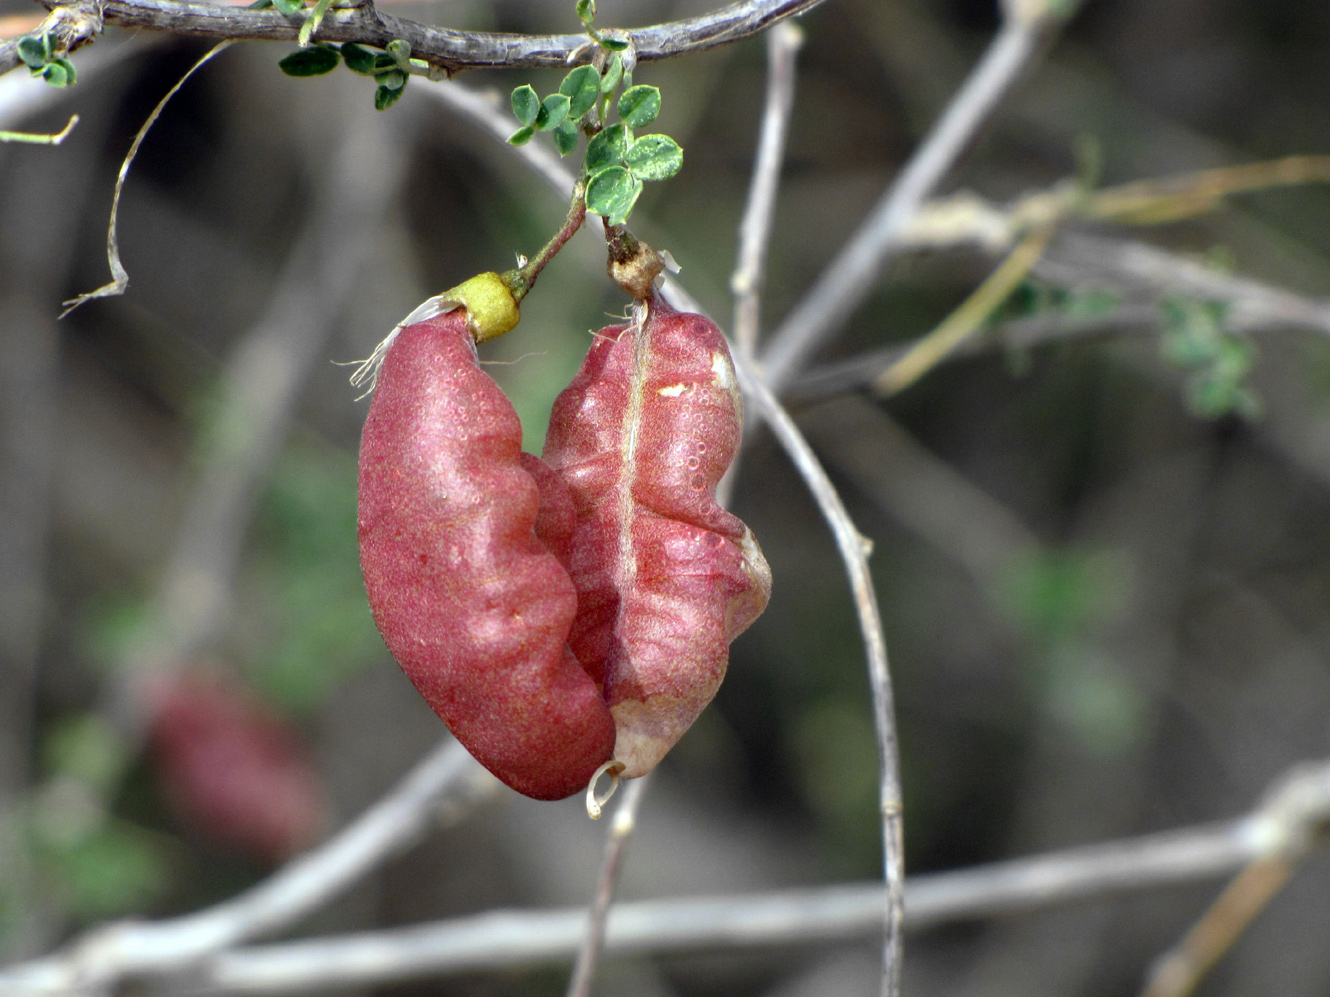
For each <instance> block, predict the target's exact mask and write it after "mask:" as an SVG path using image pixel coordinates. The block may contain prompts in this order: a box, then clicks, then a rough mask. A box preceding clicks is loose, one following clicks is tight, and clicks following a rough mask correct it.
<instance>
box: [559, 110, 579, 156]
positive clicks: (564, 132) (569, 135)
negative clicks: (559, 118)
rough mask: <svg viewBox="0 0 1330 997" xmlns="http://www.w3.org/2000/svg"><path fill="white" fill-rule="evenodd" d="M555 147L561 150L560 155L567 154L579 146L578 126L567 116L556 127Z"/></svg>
mask: <svg viewBox="0 0 1330 997" xmlns="http://www.w3.org/2000/svg"><path fill="white" fill-rule="evenodd" d="M554 148H556V149H558V150H559V155H560V156H566V155H568V153H570V152H572V151H573V150H574V149H576V148H577V126H576V125H575V124H573V123H572V122H571V121H569V120H568V119H567V118H565V119H564V121H563V124H561V125H560V126H559V127H558V128H556V129H554Z"/></svg>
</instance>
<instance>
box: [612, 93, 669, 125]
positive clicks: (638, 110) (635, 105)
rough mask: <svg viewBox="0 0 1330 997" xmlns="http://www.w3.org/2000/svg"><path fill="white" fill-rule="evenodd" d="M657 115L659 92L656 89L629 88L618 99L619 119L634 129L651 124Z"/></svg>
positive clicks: (658, 110) (658, 111)
mask: <svg viewBox="0 0 1330 997" xmlns="http://www.w3.org/2000/svg"><path fill="white" fill-rule="evenodd" d="M659 113H660V90H659V89H657V88H656V87H649V86H646V85H642V86H635V87H630V88H629V89H627V90H625V91H624V92H623V96H622V97H620V98H619V117H621V118H623V120H624V121H626V122H628V124H630V125H632V126H633V127H634V128H642V127H644V126H645V125H649V124H651V122H653V121H655V120H656V115H657V114H659Z"/></svg>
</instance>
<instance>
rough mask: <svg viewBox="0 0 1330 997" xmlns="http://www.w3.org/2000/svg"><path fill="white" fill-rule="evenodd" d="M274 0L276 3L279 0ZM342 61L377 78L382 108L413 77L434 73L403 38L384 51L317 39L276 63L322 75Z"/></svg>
mask: <svg viewBox="0 0 1330 997" xmlns="http://www.w3.org/2000/svg"><path fill="white" fill-rule="evenodd" d="M271 2H272V3H273V4H274V5H276V4H277V0H271ZM298 6H299V5H298ZM343 62H345V63H346V68H347V69H349V70H351V72H353V73H357V74H358V75H360V76H372V77H373V78H374V82H375V83H376V84H377V86H376V87H375V88H374V107H375V109H376V110H380V111H384V110H387V109H388V108H390V107H392V106H393V105H394V104H395V103H397V101H398V100H400V99H401V97H402V94H403V93H405V92H406V84H407V80H408V79H409V78H410V77H412V76H429V75H431V74H432V70H431V69H430V67H429V65H428V64H427V63H426V62H425V61H424V60H423V59H412V58H411V46H410V45H409V44H408V43H406V42H404V41H402V40H401V39H397V40H395V41H391V42H389V43H388V47H387V49H386V50H385V51H383V52H375V51H374V50H373V49H368V48H365V47H364V46H362V45H357V44H356V43H355V42H346V43H344V44H342V45H332V44H329V43H327V42H318V43H316V44H314V45H310V46H309V47H307V48H298V49H296V50H295V51H294V52H292V53H291V54H290V55H287V56H284V57H283V58H282V59H281V60H280V61H279V62H278V63H277V65H278V67H279V68H280V69H281V70H282V72H284V73H285V74H286V75H287V76H322V75H323V74H324V73H331V72H332V71H333V70H334V69H336V68H337V67H338V65H339V64H340V63H343Z"/></svg>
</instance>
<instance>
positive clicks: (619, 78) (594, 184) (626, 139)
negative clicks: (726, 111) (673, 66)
mask: <svg viewBox="0 0 1330 997" xmlns="http://www.w3.org/2000/svg"><path fill="white" fill-rule="evenodd" d="M586 6H587V8H588V9H589V10H590V13H591V15H592V16H594V13H595V5H594V4H593V3H589V0H588V3H587V5H586ZM578 13H579V15H581V14H582V13H583V4H579V5H578ZM583 20H584V21H586V18H583ZM606 41H608V39H606ZM620 86H624V87H626V89H624V91H623V93H622V94H621V95H620V97H619V100H618V102H617V103H616V104H614V105H613V106H614V108H615V109H616V110H617V111H618V116H619V121H617V122H615V123H614V124H608V125H603V126H602V125H601V122H602V121H604V119H605V118H606V117H607V115H608V112H609V108H610V106H611V99H612V97H613V94H614V92H615V90H617V89H618V88H619V87H620ZM660 104H661V97H660V90H659V89H657V88H656V87H652V86H641V85H639V86H633V85H632V78H631V74H630V73H628V72H627V71H626V70H625V69H624V62H623V59H622V57H621V56H619V55H618V54H617V52H616V53H615V54H614V55H613V56H612V57H611V58H610V59H609V60H608V62H607V63H606V66H605V69H604V71H603V72H601V71H597V69H596V68H595V67H594V66H578V67H577V68H576V69H574V70H573V71H572V72H570V73H569V74H568V75H567V76H565V77H564V78H563V81H562V82H561V83H560V84H559V90H558V92H557V93H553V94H550V95H549V96H548V97H546V98H545V99H544V100H542V99H541V98H540V95H539V94H537V93H536V91H535V90H534V89H533V88H532V87H531V86H529V85H527V86H520V87H518V88H517V89H516V90H514V91H513V93H512V110H513V116H514V117H515V118H517V121H518V123H519V125H520V126H521V127H519V128H518V129H517V131H515V132H513V134H512V135H511V136H510V137H509V139H508V141H509V142H511V143H512V144H513V145H523V144H525V143H526V142H529V141H530V140H531V137H532V136H533V135H535V134H536V132H544V131H547V132H551V133H553V137H554V145H555V148H557V149H558V150H559V155H561V156H566V155H568V154H569V153H570V152H572V151H573V149H575V148H576V147H577V136H578V133H579V131H585V132H586V133H587V134H589V135H590V136H591V139H590V141H589V142H588V143H587V149H586V157H585V159H584V161H583V173H584V174H585V176H586V180H587V191H586V203H587V210H588V211H590V212H592V213H593V214H597V215H602V216H604V217H605V218H606V219H607V220H608V221H609V222H610V224H612V225H617V224H620V223H622V222H623V221H624V220H625V219H626V218H627V217H628V214H629V213H630V212H631V211H632V210H633V205H634V204H636V203H637V198H638V196H639V195H640V194H641V193H642V185H643V183H644V182H645V181H648V180H666V179H669V178H670V177H672V176H674V175H675V174H676V173H678V172H679V169H680V167H682V166H683V149H682V148H680V146H679V143H678V142H676V141H674V139H672V138H670V137H669V136H668V135H661V134H653V135H643V136H641V137H635V136H634V135H633V129H634V128H642V127H645V126H646V125H649V124H651V122H653V121H655V120H656V116H657V115H658V114H660Z"/></svg>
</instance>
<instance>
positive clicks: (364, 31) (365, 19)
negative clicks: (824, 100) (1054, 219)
mask: <svg viewBox="0 0 1330 997" xmlns="http://www.w3.org/2000/svg"><path fill="white" fill-rule="evenodd" d="M43 2H45V3H46V4H48V5H49V6H51V7H55V6H57V4H56V0H43ZM820 3H822V0H740V2H737V3H731V4H727V5H726V6H724V7H721V8H719V9H718V10H714V11H712V12H710V13H708V14H702V15H699V16H698V17H690V18H685V19H684V20H681V21H671V22H668V23H666V24H655V25H652V26H650V27H646V28H636V29H632V30H630V31H629V34H631V35H632V39H633V44H634V45H635V46H636V49H637V59H638V61H639V62H651V61H653V60H658V59H668V58H671V57H673V56H676V55H682V54H683V53H685V52H696V51H699V50H701V49H706V48H713V47H714V46H717V45H725V44H728V43H729V42H734V41H738V40H740V39H741V38H747V37H749V36H750V35H754V34H757V33H758V32H759V31H762V30H763V29H764V28H767V27H770V26H771V25H772V24H774V23H776V22H777V21H780V20H783V19H785V18H787V17H793V16H795V15H798V14H802V13H805V12H806V11H809V10H811V9H812V8H814V7H816V6H817V5H818V4H820ZM59 6H62V7H64V6H77V7H82V6H87V7H88V8H90V9H93V10H96V9H98V8H100V11H101V14H102V16H103V18H104V19H105V23H106V24H108V25H113V26H115V27H119V28H134V29H139V30H144V29H146V30H149V31H163V32H168V33H171V34H177V35H189V36H193V37H197V38H214V39H223V38H229V39H232V40H233V41H286V42H294V41H295V40H296V36H297V34H299V32H300V26H301V24H302V23H303V22H302V20H301V18H299V17H287V16H285V15H284V14H282V13H280V12H278V11H277V10H274V9H272V8H269V9H267V10H253V9H250V8H248V7H225V6H221V5H219V4H212V3H201V2H195V0H104V2H102V3H100V4H99V3H97V2H96V0H76V2H75V3H74V4H70V5H64V4H61V5H59ZM398 38H400V39H403V40H405V41H406V42H408V43H410V45H411V54H412V56H414V57H415V58H418V59H424V60H425V61H426V62H428V63H430V64H431V65H434V66H437V67H439V68H441V69H444V70H446V71H447V72H448V73H449V74H450V75H451V74H453V73H456V72H458V71H460V70H463V69H494V68H498V67H506V68H526V69H532V68H541V67H546V68H548V67H555V68H557V67H563V66H567V65H570V64H575V63H577V62H583V61H587V59H589V56H590V44H589V41H588V39H587V36H586V35H585V34H579V35H519V34H504V33H499V32H489V31H456V30H453V29H452V28H440V27H434V26H432V25H428V24H421V23H419V22H417V21H412V20H409V19H407V18H401V17H394V16H393V15H391V14H384V13H382V12H381V11H379V10H378V9H376V8H375V6H374V5H373V3H372V2H360V3H357V4H356V5H355V6H352V7H345V8H340V9H337V8H335V9H332V10H329V11H328V13H327V15H326V16H325V17H324V19H323V23H322V24H321V25H320V26H319V30H318V39H319V40H321V41H328V42H358V43H360V44H364V45H372V46H375V47H378V48H383V47H384V46H386V45H387V44H388V43H389V42H390V41H393V40H394V39H398ZM11 68H12V67H11Z"/></svg>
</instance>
